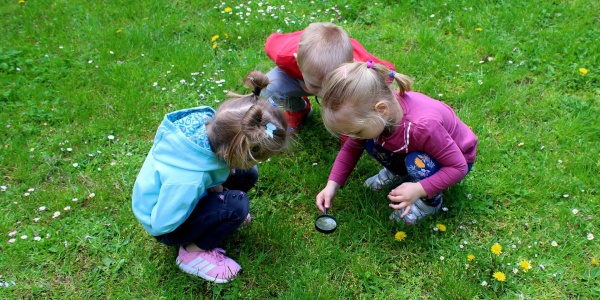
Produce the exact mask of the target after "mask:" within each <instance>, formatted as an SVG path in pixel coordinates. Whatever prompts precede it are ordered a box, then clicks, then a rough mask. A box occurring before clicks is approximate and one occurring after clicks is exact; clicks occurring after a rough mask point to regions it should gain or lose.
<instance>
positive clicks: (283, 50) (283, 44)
mask: <svg viewBox="0 0 600 300" xmlns="http://www.w3.org/2000/svg"><path fill="white" fill-rule="evenodd" d="M302 33H304V30H301V31H296V32H292V33H273V34H271V35H270V36H269V37H268V38H267V42H266V43H265V52H266V53H267V56H269V58H271V59H272V60H273V61H274V62H275V64H276V65H277V66H278V67H279V68H280V69H281V70H283V71H284V72H285V73H286V74H287V75H288V76H290V77H292V78H294V79H296V80H303V79H304V78H303V77H302V72H300V69H299V68H298V62H297V61H296V58H295V57H294V53H298V45H299V44H300V37H301V36H302ZM350 43H351V44H352V48H353V49H354V60H355V61H360V62H366V61H369V60H372V61H373V62H374V63H376V64H382V65H384V66H386V67H387V68H388V69H390V70H396V68H395V67H394V65H393V64H392V63H390V62H387V61H385V60H380V59H378V58H377V57H375V56H373V54H371V53H369V52H368V51H367V50H366V49H365V48H364V47H363V46H362V45H361V44H360V43H359V42H358V41H357V40H355V39H350Z"/></svg>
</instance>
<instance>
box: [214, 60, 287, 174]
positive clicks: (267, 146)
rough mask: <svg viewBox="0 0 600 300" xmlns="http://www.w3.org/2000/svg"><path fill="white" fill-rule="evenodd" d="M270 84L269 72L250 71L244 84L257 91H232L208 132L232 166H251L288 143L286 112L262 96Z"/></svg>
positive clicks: (222, 156)
mask: <svg viewBox="0 0 600 300" xmlns="http://www.w3.org/2000/svg"><path fill="white" fill-rule="evenodd" d="M268 84H269V79H268V77H267V75H265V74H264V73H262V72H260V71H252V72H250V73H249V74H248V75H247V76H246V78H245V79H244V86H245V87H247V88H251V89H253V93H252V94H250V95H238V94H233V93H230V94H229V97H230V99H229V100H227V101H225V102H223V104H221V105H220V106H219V108H218V109H217V112H216V114H215V117H214V118H213V119H212V120H211V121H210V124H211V125H210V126H209V128H208V131H207V135H208V139H209V141H210V144H211V147H212V148H213V151H214V152H215V154H216V155H217V157H219V158H222V159H224V160H225V161H226V162H227V165H228V166H229V167H230V168H240V169H247V168H250V167H252V166H253V165H255V164H256V162H259V161H263V160H266V159H267V158H269V157H271V156H273V155H275V154H277V153H279V152H280V151H282V150H284V149H285V148H286V146H287V135H286V132H287V121H286V119H285V117H284V115H283V112H282V111H281V109H279V108H278V107H275V106H273V105H272V104H271V103H269V102H268V101H267V100H265V99H263V98H260V97H259V96H258V95H260V91H261V90H262V89H264V88H265V87H267V85H268Z"/></svg>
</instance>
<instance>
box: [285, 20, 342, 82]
mask: <svg viewBox="0 0 600 300" xmlns="http://www.w3.org/2000/svg"><path fill="white" fill-rule="evenodd" d="M353 59H354V51H353V49H352V43H350V37H349V36H348V33H346V31H345V30H344V29H343V28H342V27H340V26H337V25H335V24H333V23H311V24H310V25H308V27H306V29H305V30H304V33H302V36H301V37H300V44H299V45H298V53H297V57H296V60H297V61H298V67H299V68H300V71H301V72H302V73H306V74H309V76H311V77H313V78H315V79H316V80H318V81H319V83H320V82H321V81H322V80H323V78H324V77H325V75H326V74H327V73H329V72H330V71H331V70H333V69H335V68H337V67H338V66H339V65H340V64H342V63H348V62H352V60H353Z"/></svg>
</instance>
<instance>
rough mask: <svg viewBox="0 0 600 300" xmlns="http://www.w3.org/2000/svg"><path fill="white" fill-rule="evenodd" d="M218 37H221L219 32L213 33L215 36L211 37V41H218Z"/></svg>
mask: <svg viewBox="0 0 600 300" xmlns="http://www.w3.org/2000/svg"><path fill="white" fill-rule="evenodd" d="M218 38H219V35H218V34H216V35H213V37H212V38H211V39H210V41H211V42H214V41H216V40H217V39H218Z"/></svg>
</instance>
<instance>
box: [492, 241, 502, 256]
mask: <svg viewBox="0 0 600 300" xmlns="http://www.w3.org/2000/svg"><path fill="white" fill-rule="evenodd" d="M492 253H494V254H496V255H500V253H502V246H500V244H498V243H495V244H494V245H493V246H492Z"/></svg>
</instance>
